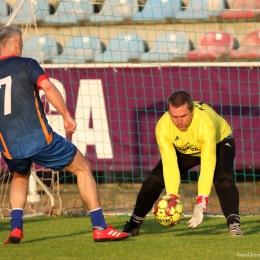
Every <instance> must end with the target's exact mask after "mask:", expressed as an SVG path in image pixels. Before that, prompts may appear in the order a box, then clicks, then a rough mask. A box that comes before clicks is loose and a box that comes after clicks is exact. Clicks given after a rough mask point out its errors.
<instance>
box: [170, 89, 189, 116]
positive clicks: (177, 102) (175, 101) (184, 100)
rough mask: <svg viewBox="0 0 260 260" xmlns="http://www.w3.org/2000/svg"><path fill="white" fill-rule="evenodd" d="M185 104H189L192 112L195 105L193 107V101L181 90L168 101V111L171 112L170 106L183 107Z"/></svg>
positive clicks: (174, 93)
mask: <svg viewBox="0 0 260 260" xmlns="http://www.w3.org/2000/svg"><path fill="white" fill-rule="evenodd" d="M184 104H187V106H188V109H189V110H190V111H193V109H194V105H193V100H192V98H191V96H190V94H188V93H187V92H185V91H183V90H180V91H176V92H173V93H172V94H171V95H170V96H169V97H168V99H167V109H168V110H169V108H170V105H172V106H173V107H176V108H178V107H180V106H183V105H184Z"/></svg>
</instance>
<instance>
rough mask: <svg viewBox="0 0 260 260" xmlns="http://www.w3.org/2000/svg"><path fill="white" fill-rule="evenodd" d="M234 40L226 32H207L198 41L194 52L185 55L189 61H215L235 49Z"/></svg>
mask: <svg viewBox="0 0 260 260" xmlns="http://www.w3.org/2000/svg"><path fill="white" fill-rule="evenodd" d="M235 43H236V41H235V38H234V37H233V36H232V35H231V34H229V33H227V32H209V33H206V34H205V35H204V36H203V37H202V38H201V40H200V44H199V45H198V46H197V48H196V49H195V50H194V51H190V52H188V53H187V56H186V58H187V59H189V60H206V59H217V58H219V57H220V56H226V55H227V56H228V53H229V52H230V51H231V50H232V49H235V47H236V46H235V45H236V44H235Z"/></svg>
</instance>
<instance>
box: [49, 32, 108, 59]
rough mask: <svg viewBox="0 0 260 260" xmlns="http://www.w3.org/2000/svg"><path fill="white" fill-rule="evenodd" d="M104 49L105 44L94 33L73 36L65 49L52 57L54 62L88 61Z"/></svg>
mask: <svg viewBox="0 0 260 260" xmlns="http://www.w3.org/2000/svg"><path fill="white" fill-rule="evenodd" d="M103 51H104V45H103V44H102V43H101V42H100V40H99V38H98V37H96V36H93V35H80V36H73V37H71V38H70V39H69V41H68V43H67V44H66V46H65V49H64V51H63V52H62V53H61V54H60V55H58V56H57V55H56V56H55V57H53V58H52V60H51V61H52V63H86V62H91V61H93V58H94V56H95V55H96V54H99V53H102V52H103Z"/></svg>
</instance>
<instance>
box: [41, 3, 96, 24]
mask: <svg viewBox="0 0 260 260" xmlns="http://www.w3.org/2000/svg"><path fill="white" fill-rule="evenodd" d="M93 13H94V6H93V4H92V3H91V1H90V0H80V1H79V0H71V1H68V0H61V1H60V3H59V5H58V8H57V10H56V12H55V13H54V14H53V15H47V16H46V17H45V18H44V22H45V23H50V24H52V25H61V24H62V25H73V24H78V23H79V22H84V21H87V18H88V16H89V15H91V14H93Z"/></svg>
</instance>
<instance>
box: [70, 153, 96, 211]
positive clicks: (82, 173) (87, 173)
mask: <svg viewBox="0 0 260 260" xmlns="http://www.w3.org/2000/svg"><path fill="white" fill-rule="evenodd" d="M65 169H66V170H68V171H70V172H72V173H73V174H75V175H76V176H77V184H78V189H79V193H80V196H81V199H82V200H83V201H84V202H85V203H86V205H87V206H88V209H89V210H90V211H91V210H94V209H97V208H99V207H100V201H99V196H98V190H97V185H96V181H95V179H94V177H93V174H92V171H91V168H90V164H89V162H87V160H86V159H85V157H84V156H83V155H82V153H81V152H79V151H77V153H76V155H75V157H74V161H73V162H72V163H71V164H70V165H69V166H67V167H65Z"/></svg>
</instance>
